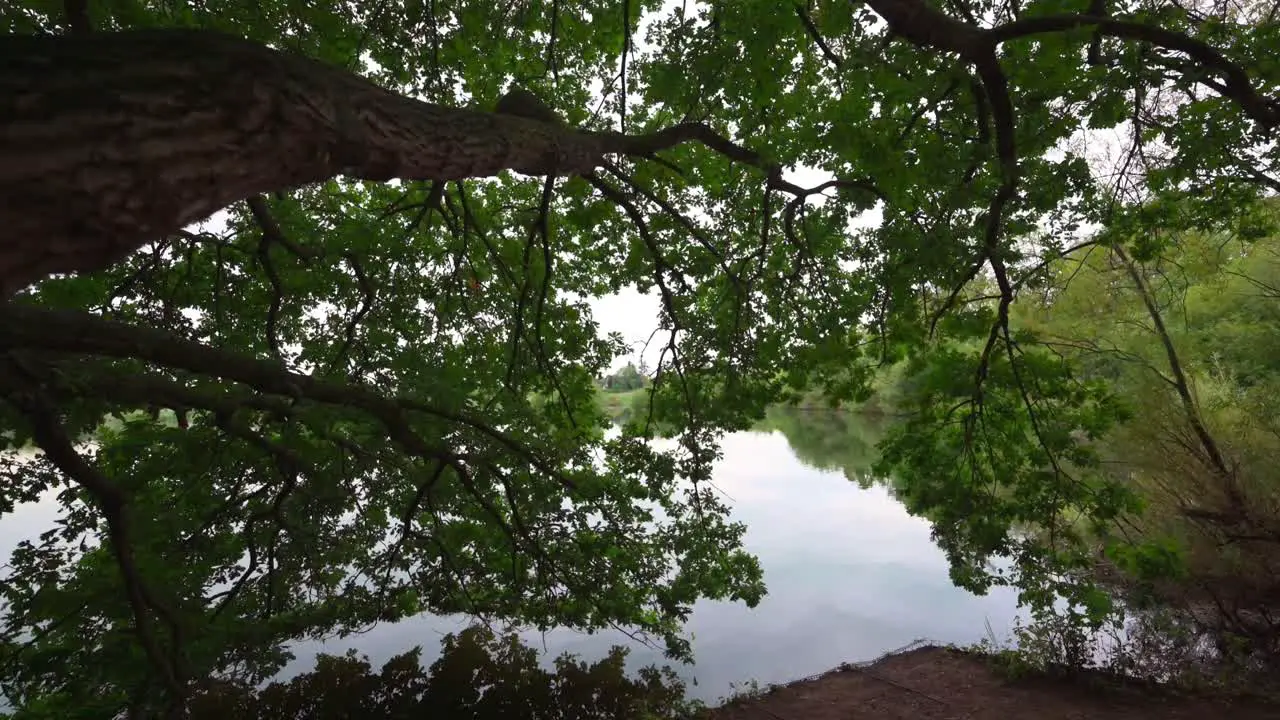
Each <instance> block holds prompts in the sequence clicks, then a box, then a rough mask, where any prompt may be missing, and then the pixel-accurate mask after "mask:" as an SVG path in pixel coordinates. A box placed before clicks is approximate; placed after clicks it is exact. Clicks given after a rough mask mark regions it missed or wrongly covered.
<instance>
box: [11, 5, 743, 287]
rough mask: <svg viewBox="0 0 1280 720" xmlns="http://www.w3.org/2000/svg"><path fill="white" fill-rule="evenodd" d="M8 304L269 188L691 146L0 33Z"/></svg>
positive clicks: (307, 71) (92, 41)
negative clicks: (59, 276)
mask: <svg viewBox="0 0 1280 720" xmlns="http://www.w3.org/2000/svg"><path fill="white" fill-rule="evenodd" d="M0 66H2V67H4V68H5V73H4V74H3V75H0V118H3V125H4V127H3V132H0V196H3V197H5V199H6V202H5V204H4V209H3V210H0V228H2V229H0V298H4V297H9V296H11V295H13V294H14V293H15V292H17V291H18V290H20V289H21V288H22V287H24V286H26V285H28V284H30V283H32V282H35V281H36V280H39V279H41V278H43V277H45V276H47V275H50V274H54V273H71V272H84V271H92V270H97V269H101V268H104V267H107V266H109V265H112V264H114V263H116V262H118V261H119V260H121V259H123V258H124V257H125V256H126V255H128V254H129V253H130V252H132V251H133V250H135V249H136V248H138V247H139V246H140V245H142V244H144V243H145V242H148V241H152V240H155V239H157V238H159V237H162V236H164V235H166V234H170V233H173V232H176V231H178V230H179V229H181V228H182V227H184V226H186V225H189V224H191V223H194V222H198V221H200V220H202V219H204V218H206V217H208V216H209V215H210V214H212V213H213V212H215V211H217V210H219V209H221V208H224V207H226V206H227V205H229V204H231V203H233V202H236V201H239V200H242V199H245V198H248V197H252V196H255V195H258V194H260V193H265V192H272V191H276V190H281V189H286V188H292V187H297V186H301V185H306V184H309V183H315V182H320V181H323V180H327V179H330V178H333V177H336V176H339V175H345V176H348V177H352V178H359V179H364V180H375V181H382V180H389V179H391V178H403V179H411V180H457V179H462V178H470V177H487V176H493V175H497V174H498V173H500V172H502V171H504V170H514V171H516V172H520V173H525V174H529V175H570V174H582V173H587V172H590V171H591V170H593V169H594V168H596V167H597V166H599V165H600V164H601V162H602V161H603V160H604V158H605V156H606V155H610V154H630V155H648V154H652V153H653V152H656V151H658V150H663V149H667V148H670V147H673V146H675V145H678V144H681V143H684V142H689V141H697V142H701V143H703V144H706V145H707V146H709V147H711V148H712V149H714V150H716V151H717V152H719V153H721V154H723V155H725V156H727V157H728V158H730V159H731V160H733V161H736V162H743V163H747V164H751V165H756V166H759V167H762V168H766V167H767V166H766V164H765V163H764V161H763V160H762V159H761V158H760V156H758V155H756V154H755V153H752V152H750V151H747V150H744V149H742V148H740V147H738V146H736V145H734V144H733V143H731V142H729V141H728V140H726V139H724V138H723V137H721V136H719V135H718V134H716V133H715V132H714V131H712V130H711V129H710V128H708V127H706V126H704V125H701V124H696V123H690V124H684V125H680V126H677V127H674V128H669V129H667V130H664V131H662V132H658V133H655V134H652V135H646V136H639V137H632V136H627V135H623V134H620V133H612V132H589V131H583V130H576V129H573V128H570V127H567V126H564V125H562V124H558V123H550V122H545V121H541V120H537V119H532V118H527V117H520V116H518V115H512V114H505V113H491V112H483V111H479V110H471V109H461V108H453V107H446V106H443V105H436V104H432V103H426V102H421V101H418V100H414V99H412V98H407V97H402V96H400V95H397V94H395V93H393V92H390V91H388V90H385V89H383V88H381V87H378V86H377V85H374V84H373V83H371V82H369V81H367V80H365V79H364V78H362V77H360V76H358V75H355V74H352V73H349V72H347V71H345V70H342V69H340V68H337V67H333V66H329V65H326V64H324V63H321V62H318V61H315V60H311V59H308V58H305V57H302V56H299V55H295V54H291V53H286V52H280V51H276V50H273V49H271V48H268V47H265V46H263V45H259V44H257V43H254V42H252V41H249V40H245V39H241V38H237V37H233V36H230V35H224V34H220V33H217V32H212V31H206V30H192V29H164V30H139V31H129V32H118V33H102V34H95V35H88V36H83V37H79V36H78V37H47V36H38V37H37V36H10V37H5V38H3V39H0Z"/></svg>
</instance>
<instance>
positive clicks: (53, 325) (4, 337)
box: [0, 304, 574, 489]
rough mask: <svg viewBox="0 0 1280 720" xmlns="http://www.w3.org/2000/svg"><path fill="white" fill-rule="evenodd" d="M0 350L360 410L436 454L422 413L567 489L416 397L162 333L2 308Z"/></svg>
mask: <svg viewBox="0 0 1280 720" xmlns="http://www.w3.org/2000/svg"><path fill="white" fill-rule="evenodd" d="M0 347H5V348H13V349H21V348H30V349H32V350H43V351H51V352H63V353H76V354H90V355H99V356H103V357H115V358H130V359H138V360H144V361H146V362H150V363H153V364H155V365H159V366H161V367H167V368H170V369H175V370H185V371H187V372H192V373H195V374H198V375H204V376H206V377H215V378H223V379H225V380H231V381H233V382H237V383H240V384H243V385H246V386H248V387H250V388H253V389H254V390H257V391H258V392H260V393H267V394H270V395H279V396H286V397H293V398H300V399H303V398H304V399H307V400H311V401H313V402H318V403H324V404H328V405H340V406H345V407H349V408H354V409H358V410H361V411H363V412H365V413H368V414H369V415H371V416H373V417H374V418H376V419H377V420H378V421H379V422H381V423H382V425H383V426H384V428H385V429H386V430H387V432H388V434H389V435H390V436H391V439H392V440H393V441H395V442H397V443H399V444H401V445H402V446H403V447H404V448H405V449H406V450H407V451H409V452H410V453H413V454H415V455H418V456H421V457H435V456H436V454H437V453H436V452H435V450H434V449H433V448H431V447H429V446H428V445H427V444H426V443H424V442H423V441H422V440H421V439H420V438H418V437H417V436H416V435H415V434H414V433H413V432H412V431H411V430H410V429H409V426H408V424H407V422H406V421H405V419H406V415H407V414H409V413H421V414H424V415H429V416H432V417H435V418H438V419H440V420H444V421H447V422H450V423H454V424H456V425H459V426H462V427H467V428H470V429H471V430H473V431H475V432H477V433H479V434H480V435H482V436H485V437H487V438H489V439H490V440H493V441H495V442H496V443H497V444H499V445H501V446H503V447H505V448H506V449H507V450H509V451H511V452H512V453H513V454H514V455H516V456H518V457H520V458H522V459H523V460H524V461H525V462H527V463H528V464H529V465H530V466H532V467H534V468H535V469H537V470H538V471H539V472H541V473H542V474H543V475H546V476H547V477H549V478H553V479H554V480H556V482H558V483H560V484H561V485H562V486H564V487H565V488H567V489H573V487H574V484H573V481H572V480H570V479H569V478H568V477H566V476H565V475H564V473H562V472H560V470H559V469H557V468H556V467H554V466H553V465H552V464H551V463H549V462H547V461H546V460H545V459H543V458H541V457H539V456H538V455H537V454H535V453H534V451H532V450H531V449H530V448H529V447H528V446H527V445H526V444H525V443H524V442H522V441H520V440H519V439H517V438H515V437H513V436H512V435H510V434H508V433H506V432H503V431H501V430H498V429H497V428H494V427H493V426H491V425H489V424H488V423H486V422H484V421H483V420H480V419H478V418H476V417H473V416H471V414H470V413H468V412H466V411H465V410H462V409H457V408H453V407H445V406H440V405H434V404H432V403H428V402H424V401H422V400H418V399H415V398H409V397H399V398H388V397H385V396H383V395H380V394H378V393H376V392H374V391H372V390H368V389H365V388H363V387H361V386H358V385H352V384H342V383H335V382H328V381H325V380H320V379H317V378H315V377H314V376H311V375H303V374H300V373H294V372H289V371H287V370H285V369H283V368H281V367H280V365H279V363H275V362H271V361H269V360H259V359H257V358H253V357H249V356H247V355H242V354H239V353H235V352H229V351H226V350H221V349H219V348H215V347H210V346H208V345H204V344H201V343H198V342H194V341H191V340H185V339H183V338H179V337H176V336H174V335H171V334H169V333H166V332H164V331H161V330H155V329H152V328H145V327H135V326H132V325H126V324H124V323H118V322H113V321H110V320H104V319H102V318H99V317H96V316H94V315H91V314H88V313H81V312H75V311H67V310H46V309H39V308H34V307H26V306H22V305H16V304H9V305H8V306H6V307H3V308H2V309H0Z"/></svg>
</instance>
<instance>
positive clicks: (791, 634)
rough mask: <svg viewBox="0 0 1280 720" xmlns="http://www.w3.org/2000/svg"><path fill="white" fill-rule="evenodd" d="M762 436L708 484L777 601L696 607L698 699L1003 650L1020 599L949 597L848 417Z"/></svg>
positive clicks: (566, 639)
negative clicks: (862, 666)
mask: <svg viewBox="0 0 1280 720" xmlns="http://www.w3.org/2000/svg"><path fill="white" fill-rule="evenodd" d="M761 428H762V429H761V430H760V431H757V432H744V433H736V434H733V435H730V436H728V437H727V438H726V439H725V441H724V458H723V459H722V460H721V461H720V462H719V464H718V465H717V466H716V469H715V474H714V483H715V485H716V486H717V487H718V488H719V489H720V490H721V491H723V493H724V495H725V496H726V497H725V499H726V502H727V504H728V505H729V506H730V507H731V508H732V510H733V517H734V519H736V520H739V521H741V522H743V523H745V524H746V525H747V528H748V529H747V533H746V538H745V542H746V546H747V549H748V550H750V551H751V552H752V553H754V554H756V555H757V556H758V557H759V558H760V562H761V564H762V566H763V568H764V574H765V582H766V583H767V585H768V589H769V594H768V595H767V596H766V597H765V599H764V600H763V601H762V602H761V603H760V605H759V606H758V607H756V608H755V609H754V610H751V609H748V608H746V607H745V606H744V605H741V604H735V603H726V602H707V601H704V602H701V603H699V604H697V605H695V607H694V611H693V614H692V617H691V619H690V622H689V624H688V626H687V630H688V632H689V633H690V634H691V635H692V642H693V652H694V655H695V660H696V663H695V664H694V665H693V666H676V669H677V670H678V671H679V673H680V675H681V676H682V677H684V678H685V680H686V681H687V682H689V693H690V695H691V696H693V697H696V698H699V699H702V700H705V701H707V702H714V701H716V700H717V699H719V698H721V697H724V696H727V695H729V694H730V693H731V692H732V691H733V688H732V685H733V684H742V683H745V682H748V681H751V680H755V681H757V682H758V683H760V684H761V685H762V686H763V685H765V684H768V683H782V682H787V681H790V680H794V679H797V678H801V677H805V676H808V675H812V674H815V673H820V672H823V671H825V670H827V669H830V668H832V667H834V666H836V665H839V664H840V663H842V662H858V661H863V660H870V659H873V658H875V657H877V656H879V655H881V654H883V653H885V652H888V651H891V650H894V649H897V648H900V647H902V646H904V645H907V644H909V643H911V642H913V641H915V640H918V639H927V640H930V641H932V642H935V643H960V644H965V643H972V642H977V641H979V640H981V639H983V638H984V637H986V636H987V633H988V627H990V628H991V629H992V630H993V631H994V632H995V634H996V636H997V638H998V639H999V640H1001V641H1004V640H1006V639H1007V637H1008V634H1009V628H1010V625H1011V623H1012V620H1013V617H1014V615H1015V613H1016V611H1017V599H1016V594H1015V593H1014V592H1013V591H1011V590H1009V589H1007V588H1000V589H997V590H995V591H993V592H992V593H990V594H989V595H987V596H985V597H977V596H974V595H972V594H970V593H968V592H966V591H964V590H960V589H957V588H956V587H954V586H953V585H952V584H951V581H950V579H949V577H948V573H947V562H946V559H945V558H944V557H943V554H942V552H941V551H940V550H939V549H938V548H937V547H936V546H935V545H934V544H933V541H932V540H931V538H930V526H929V523H928V521H926V520H924V519H921V518H915V517H912V516H910V515H909V514H908V513H907V512H906V510H905V509H904V508H903V507H902V505H901V504H900V503H899V502H898V501H897V500H895V499H894V498H893V496H892V494H891V492H890V490H889V489H888V488H886V487H885V486H884V485H883V484H878V483H875V482H872V481H871V480H870V479H869V478H870V476H869V474H868V470H869V466H870V462H871V460H872V455H873V450H872V449H871V448H872V446H873V445H874V441H875V439H876V437H877V435H878V433H877V432H876V431H875V429H874V428H873V427H870V426H867V425H865V423H863V422H862V421H861V420H859V419H858V418H857V416H853V415H851V414H848V413H824V412H816V413H815V412H802V411H794V410H793V411H771V412H770V418H769V420H768V421H766V422H765V423H764V424H763V425H762V426H761ZM864 486H865V487H864ZM56 511H57V506H56V504H55V503H53V501H52V498H49V499H47V500H46V501H44V502H41V503H37V504H34V505H28V506H25V507H24V508H23V509H22V510H21V511H20V512H18V513H15V514H13V515H9V516H5V517H3V518H0V553H3V554H4V556H5V557H6V558H7V557H8V553H9V552H10V551H11V550H12V548H13V546H14V545H15V544H16V543H17V542H18V540H20V539H24V538H34V537H35V536H36V535H37V534H39V533H40V532H41V531H43V530H46V529H48V528H49V527H51V523H52V519H53V517H54V514H55V513H56ZM465 626H466V620H465V619H463V618H449V617H432V616H422V617H417V618H413V619H411V620H407V621H404V622H400V623H396V624H390V625H381V626H378V627H375V628H374V629H373V630H370V631H369V632H367V633H364V634H361V635H358V636H353V637H350V638H346V639H342V640H333V641H329V642H327V643H323V644H322V643H315V642H305V643H298V644H296V645H295V646H294V651H295V653H296V654H297V655H298V659H297V660H295V661H294V662H293V663H291V664H290V665H289V666H288V667H287V668H286V669H285V672H284V673H283V675H284V676H285V677H289V676H292V675H294V674H296V673H298V672H302V671H305V670H307V669H309V668H310V667H312V665H313V664H314V655H315V653H316V652H317V651H324V652H328V653H334V654H340V653H342V652H344V651H345V650H346V649H347V648H352V647H354V648H356V649H357V650H359V651H360V652H361V653H364V654H367V655H368V656H369V658H370V660H371V661H372V662H373V663H374V665H375V667H377V666H380V664H381V663H382V662H383V661H385V660H386V659H388V658H390V657H391V656H393V655H396V654H399V653H401V652H404V651H405V650H407V649H409V648H410V647H412V646H413V645H421V646H422V648H423V660H424V662H426V663H430V662H432V661H433V660H435V658H436V657H438V655H439V640H440V637H441V636H442V635H443V634H445V633H448V632H455V631H458V630H461V629H462V628H464V627H465ZM524 638H525V640H526V642H529V643H530V644H531V645H532V646H534V647H537V648H545V651H546V653H547V655H546V656H545V660H546V661H547V662H548V663H549V662H550V660H551V659H553V658H554V657H555V656H557V655H559V654H560V653H562V652H566V651H567V652H572V653H575V654H578V655H580V656H581V657H582V658H583V659H585V660H595V659H598V658H599V657H602V656H603V655H604V654H605V653H606V652H607V651H608V648H609V647H610V646H612V645H624V646H628V647H631V648H632V652H631V655H630V658H629V662H628V664H629V666H631V667H633V668H634V667H639V666H643V665H647V664H657V665H662V664H664V663H665V662H667V661H665V660H664V658H663V657H662V653H661V651H660V650H659V649H655V648H648V647H645V646H639V645H636V644H635V643H632V642H631V641H630V640H629V639H628V638H626V637H625V636H624V635H622V634H620V633H616V632H602V633H597V634H595V635H587V634H584V633H578V632H572V631H565V630H557V631H552V632H549V633H546V634H545V635H542V634H540V633H537V632H528V633H525V634H524ZM695 683H696V684H695Z"/></svg>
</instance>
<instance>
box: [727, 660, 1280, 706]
mask: <svg viewBox="0 0 1280 720" xmlns="http://www.w3.org/2000/svg"><path fill="white" fill-rule="evenodd" d="M711 718H712V719H713V720H836V719H837V718H839V719H840V720H852V719H856V720H898V719H899V718H902V719H903V720H906V719H907V718H910V719H911V720H1023V719H1026V720H1031V719H1032V718H1035V719H1036V720H1112V719H1116V720H1118V719H1119V718H1125V719H1126V720H1130V719H1132V720H1148V719H1150V720H1155V719H1156V718H1160V719H1161V720H1217V719H1218V718H1222V719H1223V720H1261V719H1263V718H1276V719H1278V720H1280V704H1270V703H1264V702H1262V701H1260V700H1248V699H1241V698H1226V697H1213V696H1208V695H1191V694H1177V693H1173V692H1171V691H1167V690H1161V689H1159V688H1154V687H1152V686H1150V685H1147V684H1140V683H1134V682H1125V681H1120V680H1116V679H1114V678H1108V677H1106V676H1101V675H1093V676H1090V677H1089V678H1088V679H1082V678H1074V679H1073V678H1065V677H1049V676H1041V677H1037V678H1026V679H1018V680H1013V679H1010V678H1008V677H1006V675H1005V674H1002V673H1000V672H999V671H998V670H997V669H996V668H995V667H994V666H993V664H992V662H991V660H990V659H989V658H986V657H983V656H981V655H976V654H972V653H967V652H962V651H958V650H952V649H948V648H940V647H924V648H920V649H918V650H912V651H910V652H904V653H902V654H899V655H891V656H888V657H885V658H882V659H881V660H879V661H877V662H875V663H873V664H871V665H866V666H861V667H853V666H843V667H842V668H841V669H838V670H833V671H831V672H829V673H827V674H825V675H822V676H820V677H818V678H815V679H811V680H803V681H799V682H796V683H792V684H790V685H786V686H782V687H777V688H774V689H772V690H771V691H769V692H767V693H765V694H764V695H762V696H760V697H757V698H751V699H743V700H737V701H734V702H731V703H729V704H727V705H725V706H722V707H720V708H718V709H716V710H715V711H713V712H712V714H711Z"/></svg>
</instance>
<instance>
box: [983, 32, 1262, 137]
mask: <svg viewBox="0 0 1280 720" xmlns="http://www.w3.org/2000/svg"><path fill="white" fill-rule="evenodd" d="M1076 28H1093V29H1094V30H1095V31H1096V32H1097V33H1098V34H1100V35H1105V36H1109V37H1117V38H1123V39H1126V40H1141V41H1143V42H1149V43H1151V44H1152V45H1155V46H1157V47H1162V48H1165V49H1166V50H1176V51H1178V52H1181V53H1184V54H1186V55H1187V56H1188V57H1190V58H1191V59H1192V60H1195V61H1196V62H1197V63H1199V64H1200V65H1202V66H1203V67H1204V68H1205V69H1206V70H1211V71H1214V72H1217V73H1220V74H1221V75H1222V77H1223V79H1224V84H1223V85H1221V86H1219V87H1216V88H1215V89H1217V90H1218V91H1219V92H1221V93H1222V94H1223V95H1224V96H1226V97H1227V98H1229V99H1231V100H1234V101H1235V102H1236V104H1238V105H1239V106H1240V108H1241V109H1242V110H1244V111H1245V114H1247V115H1248V116H1249V117H1250V118H1252V119H1253V120H1254V121H1256V122H1258V123H1259V124H1261V125H1262V126H1263V127H1267V128H1273V127H1276V126H1277V125H1280V104H1278V103H1277V102H1276V101H1275V100H1274V99H1272V98H1266V97H1263V96H1262V95H1260V94H1259V93H1258V91H1257V90H1256V89H1255V88H1254V86H1253V83H1252V81H1251V80H1250V79H1249V74H1248V73H1247V72H1245V70H1244V68H1242V67H1240V66H1239V65H1237V64H1236V63H1233V62H1231V61H1230V60H1228V59H1227V58H1226V57H1225V56H1223V54H1222V53H1220V52H1218V51H1217V50H1216V49H1214V48H1213V47H1211V46H1209V45H1207V44H1206V43H1204V42H1201V41H1200V40H1197V39H1195V38H1192V37H1188V36H1186V35H1183V34H1182V33H1178V32H1175V31H1173V30H1166V29H1164V28H1162V27H1159V26H1157V25H1150V24H1147V23H1140V22H1133V21H1129V20H1117V19H1113V18H1109V17H1105V16H1095V15H1048V16H1041V17H1031V18H1024V19H1022V20H1015V21H1014V22H1011V23H1006V24H1004V25H1000V26H998V27H995V28H992V29H991V30H988V31H987V32H986V34H987V36H988V37H989V38H990V39H991V40H993V41H994V42H996V43H1003V42H1007V41H1009V40H1014V39H1017V38H1021V37H1026V36H1028V35H1038V34H1042V33H1050V32H1062V31H1064V30H1073V29H1076ZM1215 85H1217V83H1215Z"/></svg>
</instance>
